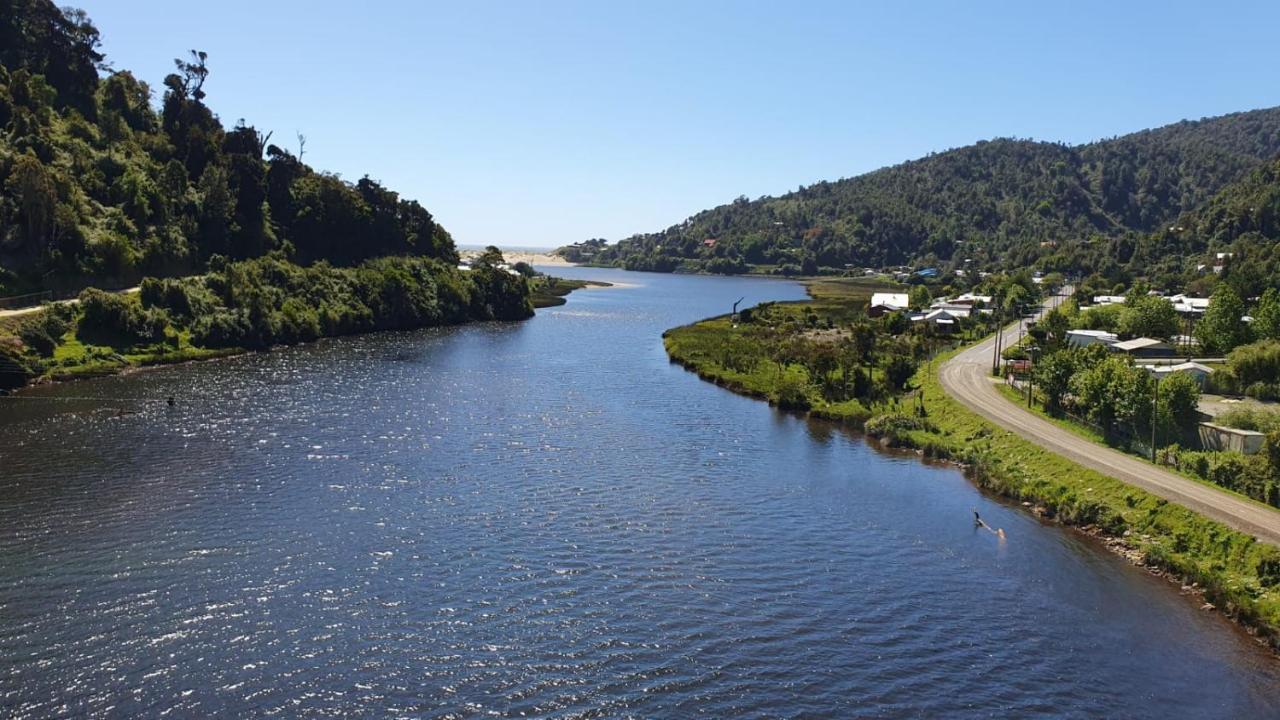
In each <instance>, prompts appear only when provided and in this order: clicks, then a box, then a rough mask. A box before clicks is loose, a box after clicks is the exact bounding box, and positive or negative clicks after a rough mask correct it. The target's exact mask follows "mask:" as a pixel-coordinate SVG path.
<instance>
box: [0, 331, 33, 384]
mask: <svg viewBox="0 0 1280 720" xmlns="http://www.w3.org/2000/svg"><path fill="white" fill-rule="evenodd" d="M35 372H36V369H35V368H33V367H32V366H31V363H30V362H29V361H28V360H27V359H26V358H24V357H23V355H22V346H21V345H20V344H19V343H18V341H17V340H15V339H13V338H5V337H0V390H12V389H14V388H20V387H22V386H23V385H26V384H27V380H29V379H30V378H31V376H32V375H34V374H35Z"/></svg>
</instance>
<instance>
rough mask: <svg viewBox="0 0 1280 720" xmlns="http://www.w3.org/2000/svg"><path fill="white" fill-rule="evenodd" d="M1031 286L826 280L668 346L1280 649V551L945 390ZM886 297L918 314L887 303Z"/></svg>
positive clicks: (1025, 299)
mask: <svg viewBox="0 0 1280 720" xmlns="http://www.w3.org/2000/svg"><path fill="white" fill-rule="evenodd" d="M1029 280H1030V278H1029V276H1028V275H1027V274H1026V273H1022V274H1020V275H1013V276H990V277H988V278H987V279H986V280H985V281H984V283H983V284H982V285H981V286H978V287H977V288H976V289H975V290H974V291H972V292H968V293H965V294H963V295H958V296H956V297H952V298H948V299H946V300H940V301H930V300H929V298H928V294H927V289H922V286H915V289H911V290H908V288H905V287H903V288H886V287H882V286H877V285H876V284H875V283H874V282H872V281H866V280H860V279H859V280H839V279H828V280H818V281H813V282H810V284H809V290H810V295H811V298H812V299H811V300H809V301H806V302H800V303H774V304H765V305H762V306H760V307H755V308H747V309H745V310H742V311H740V312H739V313H737V314H736V315H726V316H721V317H716V318H710V319H707V320H703V321H701V322H697V323H694V324H692V325H688V326H684V327H679V328H674V329H672V330H669V331H668V332H667V333H665V335H664V340H665V344H666V348H667V352H668V354H669V356H670V358H671V360H672V361H673V362H676V363H679V364H680V365H682V366H684V367H686V368H688V369H689V370H691V371H693V372H696V373H697V374H698V375H699V376H700V377H702V378H704V379H706V380H709V381H712V382H715V383H717V384H720V385H722V386H724V387H726V388H729V389H731V390H733V391H735V392H739V393H743V394H746V395H750V396H753V397H757V398H760V399H764V400H767V401H769V402H770V403H772V404H776V405H778V406H779V407H783V408H787V409H791V410H795V411H799V412H805V413H808V414H810V415H812V416H815V417H820V418H824V419H829V420H835V421H838V422H842V423H845V424H847V425H849V426H850V427H853V428H855V429H858V430H863V431H865V432H866V433H867V434H868V435H871V436H873V437H876V438H879V440H880V442H881V443H883V444H884V445H886V446H892V447H902V448H913V449H915V450H917V451H919V452H920V453H922V454H924V455H926V456H928V457H932V458H938V459H944V460H949V461H953V462H956V463H958V464H960V465H961V466H963V468H964V469H965V472H966V475H967V476H968V477H970V478H971V479H972V480H973V482H975V483H976V484H977V485H978V486H979V487H981V488H983V489H984V490H987V491H989V492H993V493H996V494H998V495H1000V496H1003V497H1006V498H1009V499H1011V500H1013V501H1016V502H1019V503H1021V504H1022V505H1023V506H1025V507H1026V508H1028V510H1030V511H1031V512H1034V513H1036V514H1037V515H1039V516H1041V517H1042V518H1045V519H1046V520H1053V521H1056V522H1060V523H1063V524H1066V525H1071V526H1073V527H1076V528H1079V529H1081V530H1083V531H1085V532H1087V533H1089V534H1092V535H1095V536H1097V537H1099V538H1101V539H1102V540H1103V541H1104V542H1105V543H1106V544H1107V546H1108V547H1109V548H1111V549H1112V550H1113V551H1115V552H1117V553H1120V554H1122V555H1124V556H1125V557H1127V558H1129V559H1130V560H1131V561H1133V562H1135V563H1137V564H1140V565H1142V566H1144V567H1147V568H1149V569H1150V570H1151V571H1152V572H1156V573H1160V574H1163V575H1165V576H1167V577H1168V578H1169V579H1171V580H1173V581H1175V582H1178V583H1180V584H1181V586H1182V587H1183V590H1184V592H1187V593H1189V594H1195V595H1197V596H1202V597H1203V603H1204V604H1203V607H1204V608H1205V609H1215V608H1216V609H1217V610H1219V611H1221V612H1223V613H1225V614H1226V615H1228V616H1230V617H1232V618H1234V619H1236V620H1238V621H1239V622H1240V623H1241V624H1242V625H1243V626H1244V627H1246V628H1248V629H1249V630H1250V632H1252V633H1254V634H1256V636H1257V637H1259V638H1260V639H1261V640H1264V641H1265V642H1266V643H1268V644H1269V645H1270V646H1271V647H1272V648H1273V649H1280V549H1278V548H1276V547H1273V546H1271V545H1269V544H1266V543H1263V542H1260V541H1258V540H1256V539H1255V538H1253V537H1251V536H1249V535H1247V534H1245V533H1241V532H1238V531H1235V530H1232V529H1230V528H1228V527H1227V526H1225V525H1223V524H1221V523H1218V522H1215V521H1213V520H1210V519H1207V518H1205V517H1203V516H1201V515H1198V514H1196V513H1194V512H1192V511H1190V510H1188V509H1186V508H1183V507H1181V506H1179V505H1177V504H1174V503H1170V502H1168V501H1166V500H1164V499H1162V498H1159V497H1157V496H1155V495H1152V494H1150V493H1148V492H1145V491H1143V490H1140V489H1138V488H1135V487H1133V486H1130V485H1126V484H1124V483H1122V482H1120V481H1118V480H1115V479H1113V478H1111V477H1108V476H1106V475H1103V474H1102V473H1099V472H1095V471H1093V470H1090V469H1088V468H1084V467H1081V466H1080V465H1077V464H1075V463H1073V462H1071V461H1069V460H1067V459H1065V458H1063V457H1061V456H1059V455H1056V454H1054V453H1052V452H1050V451H1048V450H1046V449H1044V448H1041V447H1040V446H1038V445H1036V444H1034V443H1032V442H1030V441H1028V440H1026V439H1024V438H1022V437H1020V436H1018V435H1016V434H1014V433H1012V432H1009V431H1007V430H1003V429H1001V428H999V427H997V426H995V425H994V424H992V423H991V422H989V421H987V420H985V419H984V418H982V417H981V416H979V415H977V414H975V413H974V412H972V411H970V410H969V409H967V408H965V407H964V406H962V405H961V404H960V403H959V402H957V401H956V400H954V399H952V398H951V397H949V396H948V395H947V394H946V392H945V391H944V390H943V388H942V386H941V385H940V382H939V377H938V370H939V367H940V364H941V363H942V362H943V361H945V360H946V359H947V358H948V357H950V356H951V355H952V354H954V353H956V352H957V351H958V350H959V349H960V348H962V347H963V346H965V345H966V344H967V343H968V341H969V340H971V339H974V338H977V337H979V336H982V335H984V334H986V333H987V332H988V331H990V330H992V329H994V328H995V327H996V326H997V325H998V324H1000V323H1001V319H1002V318H1013V317H1020V316H1021V315H1022V314H1023V313H1024V312H1025V311H1026V310H1027V308H1028V307H1030V306H1031V305H1032V304H1034V303H1035V301H1036V300H1037V299H1038V296H1039V294H1040V290H1039V288H1040V285H1037V284H1034V283H1032V282H1029ZM912 295H914V297H912ZM886 298H888V299H892V300H894V301H902V300H907V306H905V307H901V308H896V309H891V308H886V307H883V306H879V307H878V306H877V304H876V302H875V301H883V300H885V299H886ZM939 305H941V306H946V307H949V308H951V310H950V311H949V312H946V313H945V315H946V316H948V319H953V320H954V324H950V323H948V324H937V323H935V322H932V321H931V319H930V318H929V317H928V316H929V315H930V314H931V313H932V312H934V311H936V310H937V309H938V308H937V307H934V309H933V310H932V311H931V310H930V309H929V308H930V306H939ZM886 310H888V312H885V311H886ZM877 315H878V317H876V316H877ZM940 318H943V314H935V315H934V318H933V319H932V320H936V319H940ZM1168 422H1169V424H1170V425H1176V424H1177V423H1178V420H1177V419H1174V418H1169V419H1168Z"/></svg>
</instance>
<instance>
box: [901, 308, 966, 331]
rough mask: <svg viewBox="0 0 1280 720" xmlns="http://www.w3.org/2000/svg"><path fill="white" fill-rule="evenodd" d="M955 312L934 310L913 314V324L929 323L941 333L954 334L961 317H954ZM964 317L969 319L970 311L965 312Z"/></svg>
mask: <svg viewBox="0 0 1280 720" xmlns="http://www.w3.org/2000/svg"><path fill="white" fill-rule="evenodd" d="M953 312H955V311H953V310H944V309H941V308H934V309H932V310H929V311H928V312H922V313H914V314H912V316H911V322H913V323H915V322H923V323H928V324H929V325H931V326H933V328H934V329H936V330H938V331H939V332H942V333H952V332H955V330H956V328H957V327H958V326H959V323H960V316H957V315H953V314H952V313H953ZM964 317H968V309H966V310H965V315H964Z"/></svg>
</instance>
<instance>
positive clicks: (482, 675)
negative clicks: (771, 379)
mask: <svg viewBox="0 0 1280 720" xmlns="http://www.w3.org/2000/svg"><path fill="white" fill-rule="evenodd" d="M556 272H557V273H559V274H563V275H576V276H583V277H599V278H604V279H615V280H621V281H622V282H625V283H628V285H629V286H628V287H620V288H614V289H605V290H588V291H580V292H577V293H574V294H573V295H572V296H570V298H569V303H568V304H567V305H565V306H563V307H560V308H553V309H547V310H542V311H539V314H538V317H536V318H534V319H533V320H530V321H528V322H525V323H519V324H489V325H474V326H468V327H462V328H450V329H436V330H425V331H420V332H411V333H387V334H380V335H372V336H365V337H357V338H344V339H337V340H329V341H323V342H320V343H316V344H313V345H309V346H305V347H297V348H291V349H287V350H282V351H278V352H273V353H269V354H261V355H253V356H246V357H241V358H233V359H229V360H224V361H218V362H211V363H203V364H193V365H186V366H178V367H169V368H162V369H156V370H151V371H147V372H142V373H137V374H134V375H131V376H128V377H117V378H108V379H103V380H97V381H91V382H82V383H76V384H70V385H63V386H59V387H52V388H40V389H37V390H34V391H31V392H28V393H26V394H25V395H24V396H23V398H25V399H11V400H3V401H0V705H2V706H3V709H4V710H5V712H4V713H3V714H4V715H9V716H16V717H24V716H30V717H45V716H86V715H89V716H108V715H114V716H134V715H138V716H148V717H157V716H160V715H161V714H162V713H165V712H169V713H172V716H178V717H182V716H202V715H208V714H213V713H217V714H222V715H266V714H271V713H276V714H280V715H283V716H286V717H292V716H321V715H326V714H331V715H342V716H358V715H365V716H370V717H386V716H396V715H403V716H427V717H435V716H441V717H470V716H480V715H498V716H504V717H505V716H522V715H528V716H555V717H561V716H584V717H615V716H647V717H655V716H656V717H686V716H691V715H695V714H702V715H706V716H710V717H728V716H734V717H751V716H770V717H774V716H793V717H794V716H808V717H829V716H866V717H988V716H1004V717H1028V716H1037V715H1040V716H1053V717H1100V716H1112V717H1115V716H1122V717H1222V718H1238V717H1264V716H1273V717H1274V713H1275V708H1276V707H1280V704H1278V703H1280V673H1278V672H1277V666H1278V665H1280V664H1278V663H1277V662H1276V661H1275V660H1274V659H1273V658H1272V657H1271V656H1270V655H1269V654H1268V653H1267V652H1266V651H1264V650H1263V649H1262V648H1260V647H1259V646H1257V645H1256V644H1255V643H1254V642H1253V641H1251V640H1250V639H1249V638H1247V637H1246V636H1244V635H1243V633H1241V632H1239V631H1238V629H1236V628H1235V627H1234V626H1232V625H1231V624H1229V623H1228V622H1226V621H1225V620H1224V619H1222V618H1221V617H1219V616H1217V615H1214V614H1211V613H1204V612H1200V611H1198V610H1197V607H1196V603H1195V602H1194V601H1192V600H1190V599H1188V598H1185V597H1182V596H1180V595H1179V594H1178V592H1177V589H1176V587H1174V586H1172V585H1170V584H1168V583H1167V582H1164V581H1162V580H1158V579H1155V578H1152V577H1150V576H1148V575H1147V574H1146V573H1144V572H1142V571H1141V570H1139V569H1136V568H1133V567H1130V566H1129V565H1127V564H1126V563H1124V562H1123V561H1122V560H1120V559H1118V558H1116V557H1113V556H1112V555H1110V554H1108V553H1106V552H1105V551H1103V550H1102V549H1101V548H1099V547H1098V546H1097V545H1096V544H1095V543H1094V542H1093V541H1091V540H1089V539H1087V538H1084V537H1082V536H1080V535H1078V534H1076V533H1073V532H1070V531H1064V530H1062V529H1059V528H1055V527H1049V526H1043V525H1041V524H1040V523H1039V522H1038V521H1036V520H1035V519H1034V518H1032V517H1030V516H1029V515H1027V514H1026V513H1024V512H1022V511H1021V510H1019V509H1017V508H1011V507H1006V506H1005V505H1002V504H1000V503H999V502H996V501H994V500H991V499H988V498H985V497H983V496H982V495H981V494H979V493H978V492H977V491H976V490H975V489H974V488H973V487H972V486H971V485H969V484H968V483H967V482H966V481H965V480H964V479H963V478H962V477H961V476H960V474H959V473H958V472H956V471H955V470H953V469H950V468H947V467H930V466H926V465H924V464H922V463H921V462H919V461H918V460H917V459H916V458H915V457H913V456H893V455H885V454H881V453H879V452H877V451H875V450H873V449H872V448H870V447H869V446H868V445H866V444H865V443H864V442H863V441H862V440H860V439H859V438H857V437H855V436H852V435H850V434H848V433H845V432H842V431H840V430H838V429H836V428H833V427H832V426H830V425H827V424H824V423H819V422H807V421H804V420H801V419H798V418H796V417H793V416H790V415H786V414H783V413H778V412H775V411H774V410H772V409H770V408H768V407H767V406H766V405H764V404H762V403H759V402H756V401H752V400H749V399H745V398H742V397H738V396H735V395H733V394H731V393H729V392H726V391H724V390H722V389H720V388H717V387H715V386H713V385H710V384H707V383H704V382H701V381H699V380H698V379H697V378H696V377H695V376H694V375H692V374H691V373H688V372H685V371H684V370H682V369H680V368H678V367H676V366H673V365H669V364H668V363H667V360H666V356H665V354H664V353H663V350H662V345H661V341H660V339H659V334H660V333H661V331H662V330H664V329H666V328H668V327H671V326H674V325H677V324H681V323H685V322H690V321H693V320H695V319H698V318H700V317H704V316H707V315H710V314H716V313H720V312H726V311H728V309H729V306H730V305H731V304H732V302H733V301H734V300H736V299H738V297H740V296H743V295H745V296H747V298H748V300H747V303H746V304H751V303H754V302H757V301H760V300H763V299H770V298H776V299H787V298H799V297H802V296H803V292H802V291H801V289H800V288H799V287H798V286H797V285H795V284H792V283H788V282H781V281H770V280H763V279H761V280H752V279H741V278H698V277H679V276H664V275H649V274H635V273H621V272H615V271H604V270H589V269H581V268H572V269H564V268H557V269H556ZM168 395H174V396H176V397H177V399H178V405H177V407H175V408H168V407H166V406H165V404H164V402H163V401H162V400H161V399H162V398H164V397H166V396H168ZM121 410H124V411H138V412H137V414H123V415H121V414H120V411H121ZM971 508H977V509H978V510H979V511H980V512H981V513H982V515H983V517H984V518H986V519H987V520H988V521H989V522H990V523H991V524H992V525H994V526H997V527H1003V528H1004V529H1005V530H1006V532H1007V534H1008V539H1007V541H1005V542H998V541H997V539H996V538H995V537H994V536H992V535H991V534H990V533H987V532H985V531H975V530H974V529H973V526H972V523H971V517H972V515H971V513H970V510H971Z"/></svg>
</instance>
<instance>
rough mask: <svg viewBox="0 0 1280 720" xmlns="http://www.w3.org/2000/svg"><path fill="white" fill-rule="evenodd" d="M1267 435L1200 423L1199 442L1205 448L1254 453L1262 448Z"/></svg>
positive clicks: (1247, 453)
mask: <svg viewBox="0 0 1280 720" xmlns="http://www.w3.org/2000/svg"><path fill="white" fill-rule="evenodd" d="M1266 439H1267V436H1266V435H1264V434H1263V433H1260V432H1255V431H1253V430H1241V429H1239V428H1233V427H1227V426H1225V425H1215V424H1214V423H1207V422H1202V423H1200V444H1201V445H1203V446H1204V449H1205V450H1234V451H1235V452H1238V453H1244V454H1245V455H1254V454H1256V453H1257V452H1258V451H1260V450H1262V443H1263V441H1265V440H1266Z"/></svg>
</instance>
